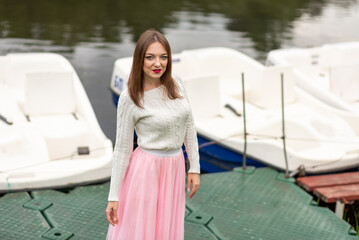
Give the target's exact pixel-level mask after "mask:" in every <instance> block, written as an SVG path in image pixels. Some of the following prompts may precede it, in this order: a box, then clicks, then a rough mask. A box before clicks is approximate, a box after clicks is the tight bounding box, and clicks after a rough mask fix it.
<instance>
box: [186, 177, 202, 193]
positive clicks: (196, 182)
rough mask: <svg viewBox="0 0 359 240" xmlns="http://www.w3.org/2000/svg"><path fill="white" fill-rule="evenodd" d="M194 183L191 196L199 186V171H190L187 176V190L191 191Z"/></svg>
mask: <svg viewBox="0 0 359 240" xmlns="http://www.w3.org/2000/svg"><path fill="white" fill-rule="evenodd" d="M191 183H192V191H191V193H190V194H189V198H191V197H192V196H193V195H194V194H195V193H196V192H197V190H198V188H199V174H198V173H188V176H187V192H189V190H190V188H191Z"/></svg>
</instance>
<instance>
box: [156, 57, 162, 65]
mask: <svg viewBox="0 0 359 240" xmlns="http://www.w3.org/2000/svg"><path fill="white" fill-rule="evenodd" d="M160 65H161V62H160V58H156V60H155V66H160Z"/></svg>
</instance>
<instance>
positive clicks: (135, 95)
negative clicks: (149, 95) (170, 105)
mask: <svg viewBox="0 0 359 240" xmlns="http://www.w3.org/2000/svg"><path fill="white" fill-rule="evenodd" d="M154 42H159V43H161V44H162V45H163V47H164V48H165V50H166V52H167V54H168V62H167V67H166V71H165V72H164V73H163V75H162V76H161V78H160V82H161V85H163V86H164V87H165V89H166V93H167V96H168V97H169V98H170V99H176V98H182V97H181V95H180V94H179V88H178V86H177V84H176V82H175V80H174V79H173V78H172V54H171V47H170V45H169V43H168V41H167V39H166V38H165V36H163V35H162V34H161V33H160V32H158V31H156V30H147V31H145V32H144V33H143V34H142V35H141V37H140V38H139V39H138V41H137V44H136V48H135V52H134V54H133V62H132V68H131V73H130V77H129V79H128V92H129V95H130V97H131V99H132V101H133V102H134V103H135V104H136V105H137V106H138V107H140V108H143V106H142V104H141V102H140V101H141V100H142V99H143V95H144V93H143V78H144V73H143V64H144V59H145V54H146V50H147V48H148V46H149V45H151V44H152V43H154Z"/></svg>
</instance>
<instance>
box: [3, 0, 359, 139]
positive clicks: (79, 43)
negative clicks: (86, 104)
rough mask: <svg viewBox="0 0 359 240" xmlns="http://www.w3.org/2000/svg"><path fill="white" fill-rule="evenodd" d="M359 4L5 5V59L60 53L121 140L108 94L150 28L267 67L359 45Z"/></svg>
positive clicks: (83, 1) (174, 0)
mask: <svg viewBox="0 0 359 240" xmlns="http://www.w3.org/2000/svg"><path fill="white" fill-rule="evenodd" d="M358 2H359V0H291V1H287V0H241V1H238V0H222V1H218V0H179V1H178V0H167V1H160V0H132V1H124V0H76V1H70V0H51V1H48V0H2V1H0V55H3V54H6V53H9V52H57V53H60V54H62V55H64V56H65V57H67V58H68V59H69V60H70V61H71V62H72V63H73V65H74V67H75V69H76V70H77V72H78V73H79V76H80V79H81V80H82V81H83V84H84V87H85V89H86V91H87V94H88V96H89V98H90V100H91V103H92V105H93V107H94V110H95V113H96V115H97V117H98V120H99V122H100V125H101V126H102V128H103V130H104V132H105V134H106V135H107V136H108V137H109V138H111V139H112V140H114V138H115V124H116V116H115V114H116V113H115V108H114V107H113V105H112V102H111V95H110V91H109V89H108V86H109V82H110V77H111V72H112V68H113V63H114V61H115V59H116V58H119V57H125V56H129V55H131V54H132V52H133V49H134V42H136V40H137V39H138V37H139V35H140V34H141V33H142V32H143V31H144V30H146V29H148V28H155V29H158V30H160V31H162V32H164V33H165V35H166V37H167V38H168V39H169V41H170V43H171V46H172V48H173V52H180V51H182V50H185V49H194V48H202V47H211V46H224V47H230V48H234V49H237V50H240V51H242V52H244V53H246V54H247V55H249V56H251V57H253V58H255V59H257V60H259V61H262V62H264V60H265V58H266V54H267V52H268V51H269V50H271V49H275V48H282V47H309V46H318V45H322V44H324V43H330V42H339V41H353V40H359V32H358V31H355V29H356V28H357V23H358V22H359V14H358V12H359V4H358Z"/></svg>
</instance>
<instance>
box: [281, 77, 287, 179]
mask: <svg viewBox="0 0 359 240" xmlns="http://www.w3.org/2000/svg"><path fill="white" fill-rule="evenodd" d="M280 77H281V92H282V133H283V136H282V139H283V150H284V159H285V177H286V178H288V177H289V172H288V159H287V149H286V147H285V125H284V123H285V121H284V88H283V86H284V82H283V73H281V74H280Z"/></svg>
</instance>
